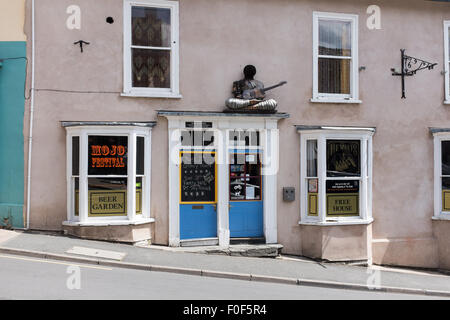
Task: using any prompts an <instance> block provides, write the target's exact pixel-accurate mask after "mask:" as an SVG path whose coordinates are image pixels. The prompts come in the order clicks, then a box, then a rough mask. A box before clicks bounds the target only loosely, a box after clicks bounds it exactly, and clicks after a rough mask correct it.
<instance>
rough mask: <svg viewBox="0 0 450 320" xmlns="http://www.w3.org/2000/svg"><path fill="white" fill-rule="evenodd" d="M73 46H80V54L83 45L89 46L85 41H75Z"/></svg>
mask: <svg viewBox="0 0 450 320" xmlns="http://www.w3.org/2000/svg"><path fill="white" fill-rule="evenodd" d="M73 44H78V45H80V50H81V53H83V44H85V45H90V42H86V41H84V40H79V41H77V42H74V43H73Z"/></svg>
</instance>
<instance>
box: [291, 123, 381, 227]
mask: <svg viewBox="0 0 450 320" xmlns="http://www.w3.org/2000/svg"><path fill="white" fill-rule="evenodd" d="M297 130H298V132H299V133H300V166H301V168H300V195H301V196H300V207H301V220H300V223H301V224H324V225H326V224H364V223H370V222H371V221H372V136H373V134H374V132H375V129H374V128H349V127H314V128H313V127H305V126H297Z"/></svg>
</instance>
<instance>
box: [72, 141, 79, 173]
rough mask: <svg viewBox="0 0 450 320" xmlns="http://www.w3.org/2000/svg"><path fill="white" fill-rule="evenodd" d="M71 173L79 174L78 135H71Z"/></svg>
mask: <svg viewBox="0 0 450 320" xmlns="http://www.w3.org/2000/svg"><path fill="white" fill-rule="evenodd" d="M72 175H73V176H78V175H80V137H72Z"/></svg>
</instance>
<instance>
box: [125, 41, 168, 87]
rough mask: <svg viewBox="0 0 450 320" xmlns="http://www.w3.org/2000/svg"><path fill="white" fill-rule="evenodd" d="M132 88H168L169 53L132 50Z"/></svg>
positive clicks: (165, 51)
mask: <svg viewBox="0 0 450 320" xmlns="http://www.w3.org/2000/svg"><path fill="white" fill-rule="evenodd" d="M132 55H133V66H132V68H133V87H135V88H170V51H168V50H150V49H132Z"/></svg>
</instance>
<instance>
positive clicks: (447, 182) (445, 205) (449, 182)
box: [442, 178, 450, 211]
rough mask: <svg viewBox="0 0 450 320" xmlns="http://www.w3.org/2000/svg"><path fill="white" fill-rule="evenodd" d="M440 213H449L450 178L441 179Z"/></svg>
mask: <svg viewBox="0 0 450 320" xmlns="http://www.w3.org/2000/svg"><path fill="white" fill-rule="evenodd" d="M442 211H450V178H442Z"/></svg>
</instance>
